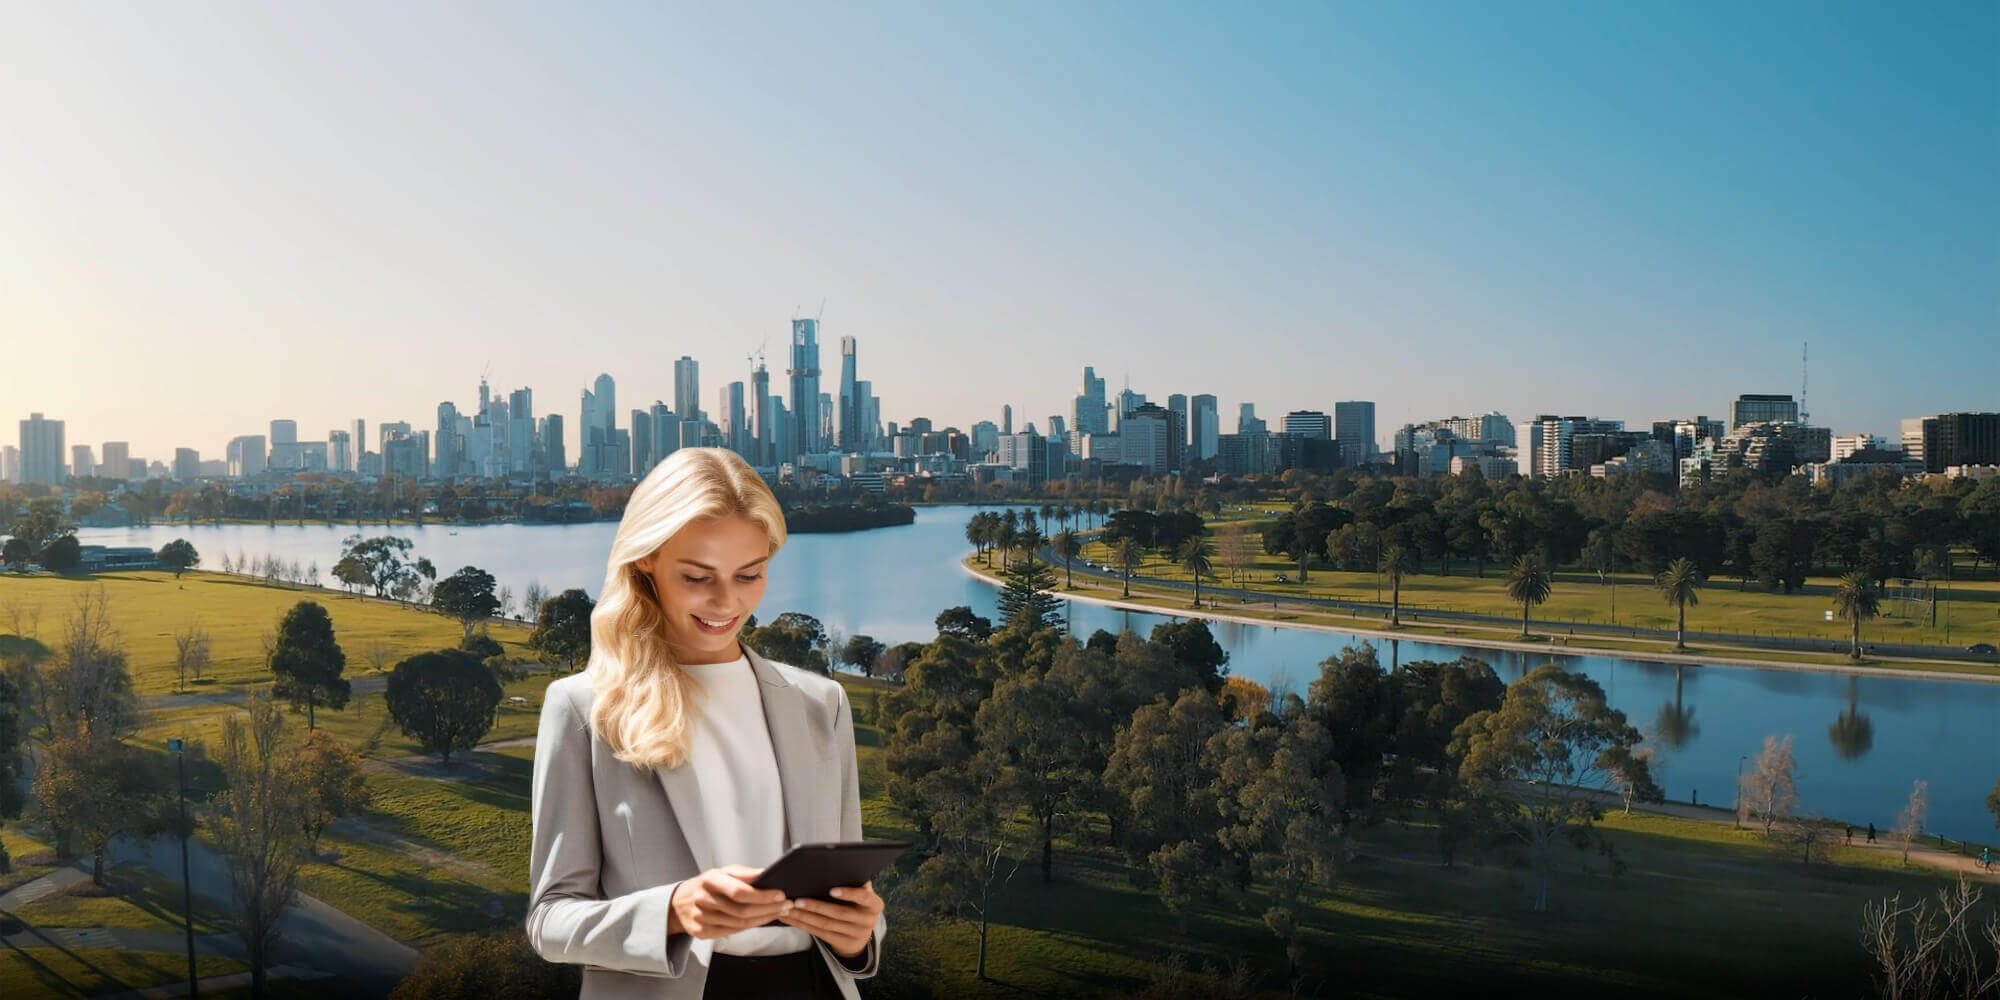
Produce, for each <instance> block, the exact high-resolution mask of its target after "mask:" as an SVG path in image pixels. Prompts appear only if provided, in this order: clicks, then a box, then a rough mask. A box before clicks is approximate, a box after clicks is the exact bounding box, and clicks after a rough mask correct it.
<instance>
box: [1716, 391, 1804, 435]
mask: <svg viewBox="0 0 2000 1000" xmlns="http://www.w3.org/2000/svg"><path fill="white" fill-rule="evenodd" d="M1798 422H1799V404H1798V401H1797V400H1794V399H1793V398H1792V397H1790V396H1788V395H1778V394H1773V393H1762V392H1746V393H1744V394H1743V395H1741V396H1738V397H1736V399H1735V401H1733V402H1731V403H1730V404H1729V432H1730V433H1732V434H1734V433H1735V432H1736V428H1738V427H1741V426H1743V425H1744V424H1760V423H1792V424H1795V423H1798Z"/></svg>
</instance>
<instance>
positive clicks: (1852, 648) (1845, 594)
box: [1833, 569, 1882, 660]
mask: <svg viewBox="0 0 2000 1000" xmlns="http://www.w3.org/2000/svg"><path fill="white" fill-rule="evenodd" d="M1881 609H1882V604H1881V598H1880V597H1878V596H1876V594H1875V586H1874V584H1872V583H1870V582H1869V580H1868V573H1867V572H1866V571H1865V570H1858V569H1857V570H1855V571H1854V572H1852V573H1849V574H1847V575H1846V576H1843V577H1841V578H1840V583H1838V584H1836V585H1835V586H1834V588H1833V613H1834V614H1836V615H1839V616H1840V617H1841V618H1843V619H1845V620H1846V621H1847V623H1848V624H1849V625H1850V626H1852V627H1853V630H1854V631H1853V633H1852V635H1853V638H1852V639H1851V641H1850V642H1849V644H1848V647H1847V655H1848V657H1849V658H1850V659H1855V660H1858V659H1861V623H1862V622H1864V621H1867V620H1868V619H1870V618H1873V617H1875V613H1876V612H1877V611H1880V610H1881Z"/></svg>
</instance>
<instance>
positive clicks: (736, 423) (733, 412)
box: [722, 380, 751, 462]
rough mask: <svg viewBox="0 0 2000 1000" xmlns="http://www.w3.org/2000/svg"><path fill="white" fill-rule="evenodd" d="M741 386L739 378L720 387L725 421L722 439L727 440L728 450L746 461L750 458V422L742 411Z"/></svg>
mask: <svg viewBox="0 0 2000 1000" xmlns="http://www.w3.org/2000/svg"><path fill="white" fill-rule="evenodd" d="M743 388H744V386H743V383H742V381H741V380H738V381H735V382H731V383H729V384H728V385H726V386H723V387H722V414H723V419H724V420H725V421H727V423H726V424H725V425H724V427H723V440H725V441H727V442H728V445H729V450H730V451H733V452H735V453H736V454H738V455H740V456H742V458H743V460H744V461H746V462H747V461H750V460H751V449H750V423H749V420H748V419H747V417H746V415H745V413H744V406H743Z"/></svg>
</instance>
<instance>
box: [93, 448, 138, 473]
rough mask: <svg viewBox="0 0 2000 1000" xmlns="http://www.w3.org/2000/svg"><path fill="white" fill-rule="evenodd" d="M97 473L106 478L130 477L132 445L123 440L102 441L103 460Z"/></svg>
mask: <svg viewBox="0 0 2000 1000" xmlns="http://www.w3.org/2000/svg"><path fill="white" fill-rule="evenodd" d="M97 474H98V475H100V476H103V477H104V478H106V479H130V478H132V446H131V445H130V444H129V443H127V442H124V441H106V442H104V461H103V462H102V463H101V464H100V466H99V468H98V470H97Z"/></svg>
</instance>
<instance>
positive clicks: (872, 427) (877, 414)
mask: <svg viewBox="0 0 2000 1000" xmlns="http://www.w3.org/2000/svg"><path fill="white" fill-rule="evenodd" d="M854 387H855V392H856V393H858V394H859V395H860V397H861V407H862V408H861V442H862V443H861V450H862V451H863V452H874V451H878V450H880V449H881V447H882V401H881V400H879V399H876V398H875V383H873V382H871V381H869V380H867V379H862V380H861V381H859V382H856V383H854Z"/></svg>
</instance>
